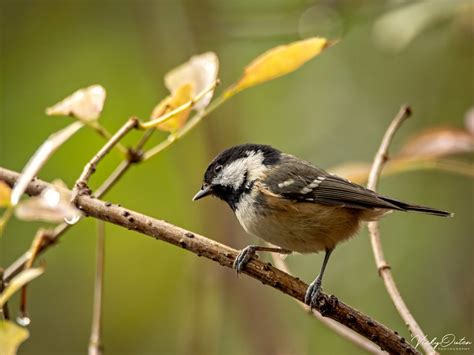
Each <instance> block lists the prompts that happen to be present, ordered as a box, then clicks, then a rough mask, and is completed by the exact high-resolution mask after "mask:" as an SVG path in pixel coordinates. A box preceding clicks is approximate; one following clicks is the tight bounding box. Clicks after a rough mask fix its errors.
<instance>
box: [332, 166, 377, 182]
mask: <svg viewBox="0 0 474 355" xmlns="http://www.w3.org/2000/svg"><path fill="white" fill-rule="evenodd" d="M330 171H331V173H334V174H336V175H338V176H341V177H344V178H346V179H348V180H350V181H352V182H355V183H357V184H362V183H364V182H365V181H366V180H367V176H368V175H369V171H370V164H369V163H362V162H349V163H345V164H341V165H338V166H337V167H334V168H332V169H330Z"/></svg>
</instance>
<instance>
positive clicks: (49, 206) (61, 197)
mask: <svg viewBox="0 0 474 355" xmlns="http://www.w3.org/2000/svg"><path fill="white" fill-rule="evenodd" d="M15 215H16V216H17V217H18V218H20V219H23V220H26V221H38V220H41V221H46V222H51V223H58V222H62V221H63V220H64V219H68V220H70V219H73V218H75V217H77V216H78V215H81V211H79V210H78V209H77V208H76V207H75V206H74V205H73V204H72V203H71V193H70V191H69V190H67V189H66V188H65V185H64V184H63V183H62V182H61V183H58V182H53V184H52V186H51V187H48V188H46V189H45V190H43V191H42V192H41V194H40V195H39V196H34V197H32V198H30V199H28V200H26V201H24V202H23V203H21V204H20V205H19V206H18V207H17V208H16V210H15Z"/></svg>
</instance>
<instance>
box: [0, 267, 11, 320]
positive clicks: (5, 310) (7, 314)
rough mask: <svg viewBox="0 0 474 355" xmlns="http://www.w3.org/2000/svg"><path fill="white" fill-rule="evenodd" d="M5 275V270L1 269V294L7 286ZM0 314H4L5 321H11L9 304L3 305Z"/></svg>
mask: <svg viewBox="0 0 474 355" xmlns="http://www.w3.org/2000/svg"><path fill="white" fill-rule="evenodd" d="M3 275H4V270H3V269H2V268H0V294H1V293H2V292H3V290H4V289H5V286H6V285H5V280H4V278H3ZM0 313H1V314H2V316H3V319H4V320H10V311H9V309H8V302H5V303H4V304H3V307H2V308H0Z"/></svg>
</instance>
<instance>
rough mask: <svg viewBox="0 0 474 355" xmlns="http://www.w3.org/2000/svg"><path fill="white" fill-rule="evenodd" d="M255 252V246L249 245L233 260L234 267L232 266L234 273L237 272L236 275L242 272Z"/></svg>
mask: <svg viewBox="0 0 474 355" xmlns="http://www.w3.org/2000/svg"><path fill="white" fill-rule="evenodd" d="M256 251H257V248H256V247H255V245H249V246H248V247H245V248H244V249H242V250H241V251H240V253H239V255H237V257H236V258H235V260H234V265H233V266H232V267H233V268H234V269H235V271H237V275H238V274H240V273H241V272H242V271H243V270H244V268H245V266H246V265H247V264H248V262H249V261H250V259H252V258H253V257H254V256H255V255H256Z"/></svg>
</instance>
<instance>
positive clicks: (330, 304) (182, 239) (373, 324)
mask: <svg viewBox="0 0 474 355" xmlns="http://www.w3.org/2000/svg"><path fill="white" fill-rule="evenodd" d="M18 177H19V174H18V173H16V172H13V171H10V170H7V169H4V168H0V180H3V181H5V182H6V183H7V184H8V185H10V186H13V185H14V183H15V181H16V180H17V179H18ZM48 186H50V185H49V184H48V183H46V182H44V181H41V180H39V179H36V180H34V181H32V182H30V184H29V185H28V188H27V190H26V192H27V193H28V194H29V195H38V194H39V193H40V192H41V191H42V190H43V189H45V188H47V187H48ZM75 202H76V206H77V207H78V208H79V209H80V210H81V211H82V212H83V213H85V214H86V215H87V216H91V217H94V218H96V219H100V220H103V221H106V222H109V223H113V224H116V225H119V226H122V227H124V228H127V229H130V230H134V231H137V232H139V233H142V234H145V235H148V236H150V237H152V238H155V239H159V240H162V241H164V242H167V243H170V244H173V245H176V246H178V247H181V248H183V249H186V250H188V251H190V252H192V253H194V254H196V255H198V256H203V257H205V258H207V259H210V260H213V261H215V262H217V263H219V264H221V265H222V266H226V267H229V268H232V264H233V262H234V259H235V258H236V256H237V254H238V252H237V251H236V250H234V249H232V248H230V247H228V246H226V245H223V244H220V243H218V242H216V241H213V240H210V239H207V238H205V237H203V236H200V235H198V234H196V233H193V232H190V231H187V230H185V229H183V228H180V227H177V226H174V225H172V224H170V223H167V222H164V221H160V220H157V219H154V218H152V217H149V216H145V215H143V214H140V213H138V212H135V211H131V210H127V209H126V208H124V207H121V206H118V205H114V204H111V203H108V202H104V201H101V200H99V199H96V198H93V197H91V196H87V195H80V196H77V198H76V201H75ZM244 273H245V274H247V275H249V276H251V277H252V278H254V279H257V280H259V281H261V282H262V283H263V284H266V285H269V286H271V287H273V288H275V289H277V290H279V291H281V292H283V293H285V294H287V295H289V296H291V297H293V298H295V299H297V300H299V301H300V302H303V301H304V295H305V292H306V289H307V288H308V285H307V284H306V283H304V282H303V281H301V280H299V279H298V278H295V277H292V276H290V275H288V274H287V273H284V272H282V271H281V270H279V269H276V268H274V267H272V266H271V265H269V264H266V263H263V262H261V261H259V260H251V261H250V262H249V263H248V265H247V266H246V268H245V270H244ZM316 309H317V310H318V311H319V312H320V313H321V314H322V315H323V316H325V317H329V318H331V319H333V320H335V321H337V322H339V323H342V324H344V325H346V326H347V327H348V328H350V329H352V330H354V331H355V332H357V333H359V334H361V335H363V336H364V337H365V338H367V339H369V340H371V341H372V342H374V343H375V344H377V345H379V346H380V347H381V348H382V349H383V350H386V351H388V352H390V353H397V354H414V353H416V350H415V349H414V348H413V347H412V346H411V345H410V344H408V343H407V342H406V341H405V339H403V338H402V337H400V336H399V335H398V334H397V333H395V332H394V331H393V330H391V329H389V328H387V327H386V326H384V325H382V324H381V323H378V322H377V321H375V320H373V319H372V318H370V317H369V316H367V315H365V314H363V313H361V312H359V311H358V310H356V309H353V308H351V307H350V306H348V305H346V304H345V303H343V302H341V301H339V300H338V299H337V298H336V297H335V296H328V295H326V294H322V296H321V297H320V300H319V303H318V305H317V307H316Z"/></svg>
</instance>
